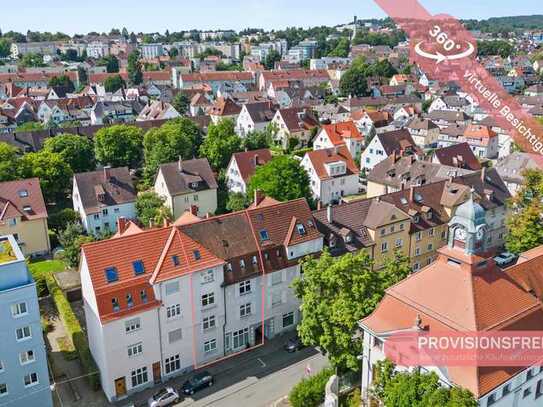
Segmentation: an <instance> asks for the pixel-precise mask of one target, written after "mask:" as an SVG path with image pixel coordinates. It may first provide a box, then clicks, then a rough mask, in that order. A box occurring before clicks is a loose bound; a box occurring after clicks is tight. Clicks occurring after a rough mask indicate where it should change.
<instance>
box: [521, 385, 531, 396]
mask: <svg viewBox="0 0 543 407" xmlns="http://www.w3.org/2000/svg"><path fill="white" fill-rule="evenodd" d="M530 394H532V388H531V387H528V388H527V389H524V392H523V393H522V398H523V399H525V398H526V397H528V396H529V395H530Z"/></svg>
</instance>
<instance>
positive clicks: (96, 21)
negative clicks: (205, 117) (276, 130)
mask: <svg viewBox="0 0 543 407" xmlns="http://www.w3.org/2000/svg"><path fill="white" fill-rule="evenodd" d="M397 1H403V0H397ZM420 1H421V3H422V4H423V6H425V7H426V8H427V9H428V10H429V11H430V12H431V13H433V14H438V13H448V14H451V15H453V16H455V17H458V18H477V19H481V18H489V17H500V16H515V15H530V14H543V6H542V5H541V4H542V3H541V0H522V1H511V0H507V1H506V0H454V1H451V0H420ZM2 2H4V3H5V4H4V5H2V4H1V3H2ZM354 15H357V16H358V17H359V18H360V19H366V18H382V17H384V16H385V15H384V14H383V12H382V11H381V9H380V8H379V7H378V6H377V5H376V4H375V3H374V1H373V0H205V1H198V0H188V1H187V0H82V1H81V0H24V1H22V2H21V3H19V2H16V1H7V0H0V29H1V30H2V31H3V32H6V31H9V30H14V31H19V32H26V30H28V29H30V30H32V31H52V32H56V31H61V32H65V33H67V34H74V33H87V32H90V31H98V32H109V30H110V29H111V28H113V27H117V28H122V27H126V28H127V29H128V31H135V32H140V31H142V32H161V33H162V32H164V31H165V30H166V29H169V30H170V31H182V30H190V29H193V28H194V29H203V30H207V29H234V30H240V29H243V28H247V27H257V28H264V29H282V28H285V27H288V26H297V27H309V26H316V25H329V26H333V25H336V24H341V23H346V22H348V21H351V20H352V18H353V16H354Z"/></svg>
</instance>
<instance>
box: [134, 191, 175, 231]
mask: <svg viewBox="0 0 543 407" xmlns="http://www.w3.org/2000/svg"><path fill="white" fill-rule="evenodd" d="M164 202H165V200H164V199H163V198H161V197H160V196H158V195H157V194H156V193H155V192H153V191H146V192H141V193H139V194H138V197H137V198H136V216H137V218H138V220H139V221H140V223H141V224H142V225H144V226H147V227H149V226H154V225H162V224H163V223H164V221H165V220H172V218H173V216H172V213H171V211H170V209H169V208H168V207H166V206H165V205H164Z"/></svg>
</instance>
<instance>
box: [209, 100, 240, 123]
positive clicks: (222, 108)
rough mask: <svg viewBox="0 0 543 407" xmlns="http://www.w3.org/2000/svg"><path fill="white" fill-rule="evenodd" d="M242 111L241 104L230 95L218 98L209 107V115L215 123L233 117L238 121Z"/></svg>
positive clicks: (234, 120)
mask: <svg viewBox="0 0 543 407" xmlns="http://www.w3.org/2000/svg"><path fill="white" fill-rule="evenodd" d="M240 112H241V106H240V105H238V104H237V103H236V102H234V101H233V100H232V99H231V98H229V97H227V98H224V97H219V98H217V100H216V101H215V103H213V105H212V106H211V107H210V108H209V109H208V113H209V116H210V117H211V120H212V121H213V123H215V124H217V123H218V122H219V121H221V119H231V120H232V121H233V122H234V123H236V122H237V120H238V116H239V114H240Z"/></svg>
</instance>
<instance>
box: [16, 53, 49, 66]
mask: <svg viewBox="0 0 543 407" xmlns="http://www.w3.org/2000/svg"><path fill="white" fill-rule="evenodd" d="M19 65H21V66H22V67H25V68H41V67H44V66H45V63H44V62H43V55H41V54H33V53H28V54H25V55H23V57H22V58H21V59H20V60H19Z"/></svg>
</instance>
